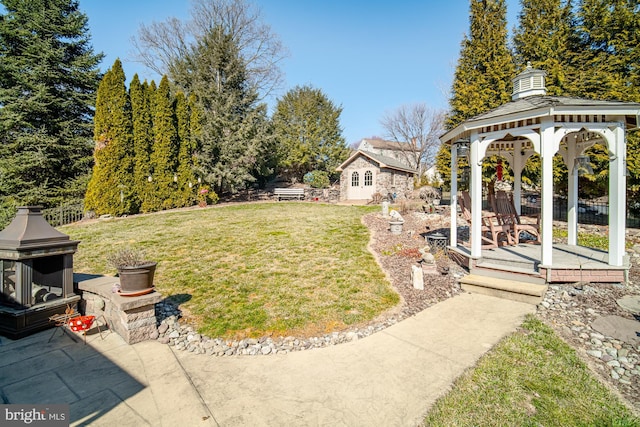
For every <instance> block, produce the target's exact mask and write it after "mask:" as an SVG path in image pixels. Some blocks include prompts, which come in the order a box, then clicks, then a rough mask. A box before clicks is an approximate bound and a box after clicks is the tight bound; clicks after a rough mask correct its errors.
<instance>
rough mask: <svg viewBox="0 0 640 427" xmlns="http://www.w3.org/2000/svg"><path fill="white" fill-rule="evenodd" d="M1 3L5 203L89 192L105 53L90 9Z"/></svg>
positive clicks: (60, 0) (67, 2)
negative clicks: (96, 47)
mask: <svg viewBox="0 0 640 427" xmlns="http://www.w3.org/2000/svg"><path fill="white" fill-rule="evenodd" d="M0 4H2V6H3V7H2V8H1V9H0V58H2V59H1V60H0V106H1V108H0V210H2V207H3V206H6V207H8V208H9V209H10V210H11V211H12V212H11V214H13V209H11V207H13V206H14V205H18V204H41V205H44V206H45V207H46V206H52V205H57V204H58V203H60V202H62V201H63V200H68V199H69V198H82V196H83V194H84V191H85V189H86V182H87V177H88V173H89V171H90V169H91V152H92V144H91V129H92V124H91V118H92V115H93V106H94V104H95V96H96V89H97V87H98V84H99V83H100V79H101V75H100V72H99V70H98V64H99V62H100V61H101V59H102V55H101V54H95V53H94V52H93V49H92V47H91V44H90V37H89V33H88V27H87V17H86V15H84V14H83V13H81V12H80V11H79V9H78V2H77V1H71V0H47V1H45V0H31V1H22V0H1V1H0ZM0 216H1V215H0Z"/></svg>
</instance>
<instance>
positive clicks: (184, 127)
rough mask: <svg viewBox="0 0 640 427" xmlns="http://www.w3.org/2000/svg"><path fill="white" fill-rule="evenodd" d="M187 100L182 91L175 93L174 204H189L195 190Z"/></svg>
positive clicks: (180, 205) (191, 203)
mask: <svg viewBox="0 0 640 427" xmlns="http://www.w3.org/2000/svg"><path fill="white" fill-rule="evenodd" d="M190 116H191V114H190V111H189V102H188V101H187V99H185V96H184V93H183V92H178V93H177V94H176V119H177V126H178V141H179V146H180V148H179V151H178V182H177V186H178V190H177V197H176V206H178V207H184V206H191V205H193V204H194V202H195V195H196V191H197V186H196V185H195V184H196V178H195V175H194V167H195V165H194V155H195V151H196V147H195V140H194V139H193V138H192V137H191V124H190V119H191V117H190Z"/></svg>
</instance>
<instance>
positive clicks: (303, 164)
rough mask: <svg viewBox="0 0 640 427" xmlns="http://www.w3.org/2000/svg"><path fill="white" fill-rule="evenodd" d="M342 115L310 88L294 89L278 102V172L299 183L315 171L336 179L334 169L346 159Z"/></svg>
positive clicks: (298, 87) (338, 108)
mask: <svg viewBox="0 0 640 427" xmlns="http://www.w3.org/2000/svg"><path fill="white" fill-rule="evenodd" d="M341 113H342V108H341V107H338V106H336V105H334V103H333V102H332V101H331V100H330V99H329V98H327V96H326V95H325V94H323V93H322V91H321V90H320V89H314V88H312V87H310V86H297V87H295V88H293V89H291V90H290V91H289V92H287V93H286V94H285V95H284V97H282V98H281V99H280V100H278V103H277V105H276V112H275V114H274V116H273V124H274V132H275V136H276V140H277V141H278V171H279V172H280V173H282V174H283V175H286V176H288V177H295V178H297V179H298V180H300V181H301V180H302V177H303V176H304V174H306V173H307V172H311V171H314V170H320V171H325V172H327V173H328V174H329V175H330V176H331V175H335V173H336V172H335V170H336V167H338V166H339V165H340V164H341V163H342V162H343V161H344V160H346V158H347V157H348V155H349V149H348V148H347V146H346V143H345V140H344V138H343V137H342V129H341V128H340V114H341ZM285 171H286V172H285Z"/></svg>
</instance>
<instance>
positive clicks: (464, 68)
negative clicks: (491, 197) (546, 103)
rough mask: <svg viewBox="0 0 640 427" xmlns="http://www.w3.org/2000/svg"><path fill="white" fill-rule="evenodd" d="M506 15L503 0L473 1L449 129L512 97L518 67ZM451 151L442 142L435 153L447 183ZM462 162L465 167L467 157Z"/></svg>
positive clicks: (463, 43)
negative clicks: (509, 41) (509, 40)
mask: <svg viewBox="0 0 640 427" xmlns="http://www.w3.org/2000/svg"><path fill="white" fill-rule="evenodd" d="M506 14H507V8H506V6H505V1H504V0H471V6H470V16H469V23H470V25H469V30H470V31H469V34H468V35H465V37H464V39H463V41H462V47H461V50H460V58H459V59H458V65H457V66H456V71H455V75H454V79H453V87H452V96H451V99H450V100H449V105H450V108H451V110H450V113H449V115H448V117H447V120H446V126H447V128H449V129H452V128H454V127H456V126H457V125H458V124H460V123H462V122H463V121H465V120H467V119H469V118H471V117H473V116H476V115H478V114H480V113H483V112H485V111H488V110H490V109H492V108H496V107H498V106H500V105H502V104H504V103H506V102H508V101H510V100H511V79H512V78H513V77H514V76H515V66H514V61H513V57H512V55H511V52H510V51H509V48H508V47H507V35H508V33H507V18H506ZM449 150H450V147H448V146H444V145H443V146H441V147H440V150H439V151H438V155H437V156H436V165H437V167H438V171H439V172H440V174H441V175H442V178H443V180H444V181H445V182H450V181H451V153H450V151H449ZM460 161H461V163H460V164H459V168H462V167H463V165H464V160H460ZM493 163H495V159H494V160H493ZM489 168H491V166H489ZM493 169H495V168H493Z"/></svg>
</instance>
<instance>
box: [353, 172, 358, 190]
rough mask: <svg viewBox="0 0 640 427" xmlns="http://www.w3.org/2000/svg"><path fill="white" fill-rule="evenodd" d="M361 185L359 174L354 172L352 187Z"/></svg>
mask: <svg viewBox="0 0 640 427" xmlns="http://www.w3.org/2000/svg"><path fill="white" fill-rule="evenodd" d="M359 185H360V174H359V173H358V172H353V173H352V174H351V186H352V187H358V186H359Z"/></svg>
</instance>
